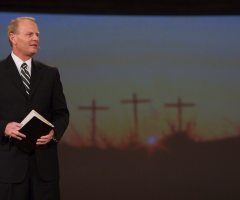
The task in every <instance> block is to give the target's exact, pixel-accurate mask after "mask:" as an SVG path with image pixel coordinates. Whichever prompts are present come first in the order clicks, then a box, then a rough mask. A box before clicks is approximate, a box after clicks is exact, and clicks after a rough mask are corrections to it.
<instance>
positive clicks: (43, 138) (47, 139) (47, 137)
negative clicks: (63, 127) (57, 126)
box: [36, 130, 54, 145]
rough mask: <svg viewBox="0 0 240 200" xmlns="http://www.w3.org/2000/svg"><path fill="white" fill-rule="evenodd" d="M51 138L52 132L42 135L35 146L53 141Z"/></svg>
mask: <svg viewBox="0 0 240 200" xmlns="http://www.w3.org/2000/svg"><path fill="white" fill-rule="evenodd" d="M53 136H54V130H51V131H50V132H49V133H48V134H47V135H43V136H41V137H40V138H39V139H37V142H36V144H37V145H44V144H47V143H48V142H50V141H51V140H52V139H53Z"/></svg>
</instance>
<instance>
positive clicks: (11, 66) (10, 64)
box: [6, 55, 28, 97]
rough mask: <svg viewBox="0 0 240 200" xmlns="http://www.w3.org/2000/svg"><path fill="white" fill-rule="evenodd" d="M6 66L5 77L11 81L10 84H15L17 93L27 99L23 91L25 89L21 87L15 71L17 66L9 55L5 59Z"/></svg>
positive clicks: (19, 77)
mask: <svg viewBox="0 0 240 200" xmlns="http://www.w3.org/2000/svg"><path fill="white" fill-rule="evenodd" d="M6 61H7V65H6V71H7V73H6V76H8V77H9V79H10V80H12V82H13V83H14V84H15V86H16V87H17V89H18V91H20V92H21V93H22V94H23V95H24V96H25V97H27V96H28V95H27V93H26V90H25V87H24V85H23V82H22V79H21V76H20V74H19V72H18V70H17V66H16V64H15V63H14V61H13V59H12V56H11V55H9V56H8V57H7V60H6Z"/></svg>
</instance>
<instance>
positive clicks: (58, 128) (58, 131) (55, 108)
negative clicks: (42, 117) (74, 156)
mask: <svg viewBox="0 0 240 200" xmlns="http://www.w3.org/2000/svg"><path fill="white" fill-rule="evenodd" d="M55 69H56V74H55V76H56V77H55V81H54V86H53V91H52V123H53V125H54V137H55V139H56V140H57V141H59V140H60V139H61V137H62V136H63V133H64V131H65V130H66V128H67V126H68V123H69V111H68V108H67V104H66V99H65V96H64V93H63V87H62V83H61V81H60V75H59V71H58V70H57V68H55Z"/></svg>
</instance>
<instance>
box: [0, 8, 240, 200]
mask: <svg viewBox="0 0 240 200" xmlns="http://www.w3.org/2000/svg"><path fill="white" fill-rule="evenodd" d="M17 16H34V17H35V18H36V20H37V21H38V23H39V28H40V35H41V36H40V44H41V48H40V50H39V53H38V55H36V59H40V60H41V61H43V62H46V63H48V64H50V65H53V66H56V67H58V68H59V70H60V73H61V78H62V82H63V85H64V91H65V94H66V98H67V101H68V105H69V109H70V113H71V122H70V125H69V127H68V130H67V132H66V134H65V136H64V138H63V140H62V142H61V145H60V147H59V152H60V164H61V187H62V188H61V189H62V199H63V200H76V199H84V200H95V199H106V200H112V199H114V200H117V199H120V200H122V199H124V200H130V199H131V200H133V199H134V200H145V199H146V200H148V199H164V200H177V199H185V200H186V199H187V200H192V199H194V200H202V199H204V200H208V199H209V200H210V199H211V200H212V199H216V200H217V199H218V200H222V199H224V200H225V199H228V200H229V199H235V198H237V197H240V191H239V189H238V185H239V179H240V174H239V168H240V160H239V153H240V137H239V134H240V110H239V102H240V93H239V85H240V78H239V74H240V59H239V52H240V40H239V35H240V23H239V22H240V16H117V15H115V16H111V15H108V16H104V15H61V14H55V15H48V14H33V13H10V12H9V13H3V12H2V13H0V19H1V20H0V47H1V48H0V59H3V58H4V57H6V56H8V54H9V53H10V47H9V44H8V41H7V36H6V27H7V24H8V22H9V21H10V20H11V19H13V18H15V17H17Z"/></svg>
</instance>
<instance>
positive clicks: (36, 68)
mask: <svg viewBox="0 0 240 200" xmlns="http://www.w3.org/2000/svg"><path fill="white" fill-rule="evenodd" d="M41 78H42V70H41V66H40V64H39V63H37V62H34V61H33V60H32V71H31V81H30V88H31V90H30V98H31V97H32V96H33V95H34V92H35V91H36V89H37V87H38V85H39V83H40V80H41Z"/></svg>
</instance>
